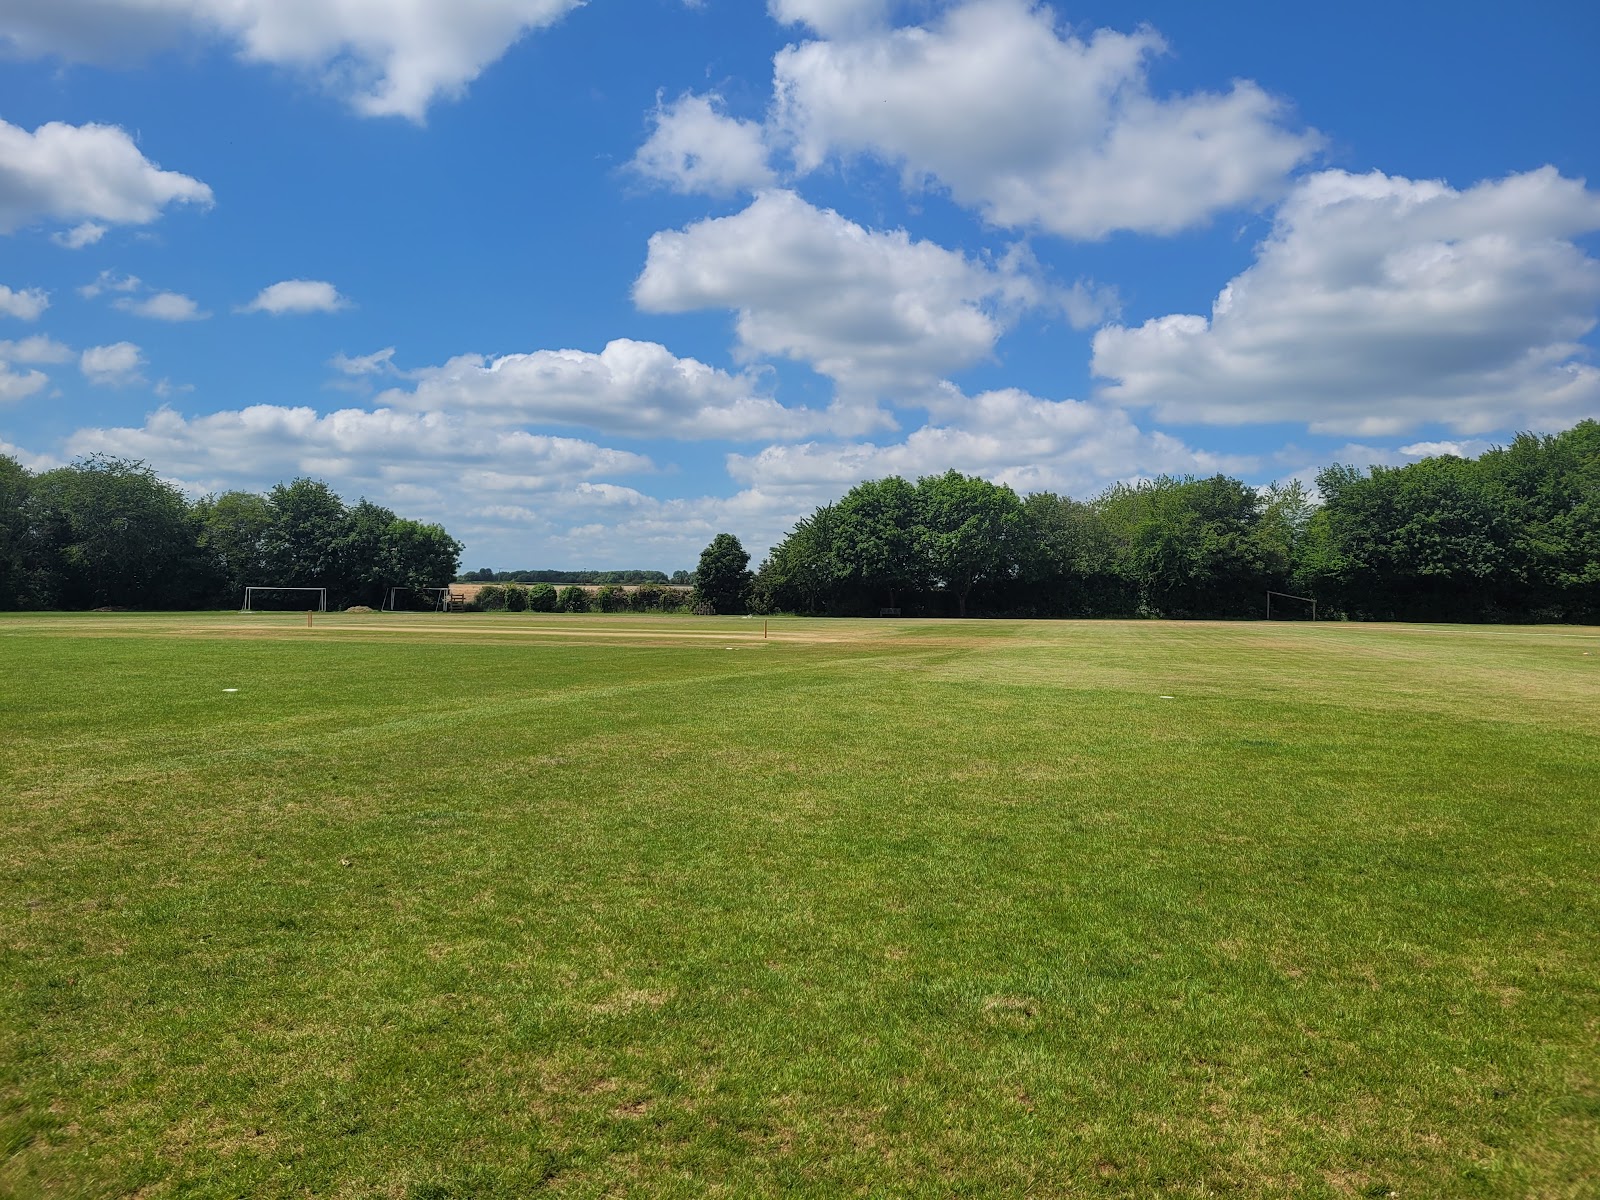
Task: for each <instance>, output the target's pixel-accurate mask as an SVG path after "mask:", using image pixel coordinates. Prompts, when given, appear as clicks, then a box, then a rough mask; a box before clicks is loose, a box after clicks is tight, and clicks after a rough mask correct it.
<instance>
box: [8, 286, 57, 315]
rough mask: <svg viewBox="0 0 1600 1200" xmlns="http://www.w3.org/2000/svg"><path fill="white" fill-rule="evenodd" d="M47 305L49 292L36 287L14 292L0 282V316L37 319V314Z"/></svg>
mask: <svg viewBox="0 0 1600 1200" xmlns="http://www.w3.org/2000/svg"><path fill="white" fill-rule="evenodd" d="M49 307H50V296H49V294H48V293H46V292H43V291H40V290H39V289H38V288H25V289H24V290H22V291H20V292H14V291H12V290H11V289H10V288H8V287H6V285H5V284H3V283H0V316H7V317H16V318H17V320H19V321H37V320H38V319H39V315H40V314H41V313H42V312H44V310H45V309H47V308H49Z"/></svg>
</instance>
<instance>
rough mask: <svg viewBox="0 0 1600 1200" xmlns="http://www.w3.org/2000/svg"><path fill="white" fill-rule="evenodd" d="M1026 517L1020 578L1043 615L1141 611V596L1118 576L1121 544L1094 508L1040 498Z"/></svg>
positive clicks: (1025, 506)
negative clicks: (1139, 602)
mask: <svg viewBox="0 0 1600 1200" xmlns="http://www.w3.org/2000/svg"><path fill="white" fill-rule="evenodd" d="M1022 511H1023V519H1024V534H1023V538H1022V552H1021V554H1020V556H1019V562H1020V568H1021V577H1022V582H1023V584H1024V585H1025V586H1026V589H1027V593H1028V594H1029V596H1030V597H1031V603H1032V605H1033V607H1034V608H1035V610H1036V611H1038V612H1039V613H1040V615H1044V616H1076V617H1087V616H1103V615H1108V614H1116V615H1125V614H1128V613H1131V612H1133V611H1134V609H1135V608H1137V606H1138V599H1137V592H1136V591H1135V590H1134V589H1131V588H1129V587H1128V586H1127V585H1126V583H1125V581H1124V579H1123V577H1122V575H1121V574H1120V573H1119V572H1118V570H1117V560H1118V553H1119V548H1120V543H1119V542H1118V539H1117V536H1116V534H1115V533H1114V532H1113V531H1112V529H1111V527H1110V525H1109V524H1108V523H1107V522H1106V519H1105V517H1104V516H1102V515H1101V513H1100V512H1099V511H1098V510H1097V509H1096V508H1095V506H1094V505H1093V504H1089V503H1086V502H1084V501H1081V500H1074V499H1071V498H1070V497H1067V496H1057V495H1055V494H1054V493H1052V492H1036V493H1034V494H1033V495H1031V496H1028V497H1027V498H1026V499H1024V500H1023V502H1022Z"/></svg>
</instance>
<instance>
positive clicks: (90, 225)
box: [50, 221, 106, 250]
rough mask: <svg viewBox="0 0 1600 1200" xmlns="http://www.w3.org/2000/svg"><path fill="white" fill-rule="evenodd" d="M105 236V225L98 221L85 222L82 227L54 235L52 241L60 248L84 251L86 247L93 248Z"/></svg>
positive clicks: (61, 231) (75, 227)
mask: <svg viewBox="0 0 1600 1200" xmlns="http://www.w3.org/2000/svg"><path fill="white" fill-rule="evenodd" d="M105 235H106V227H105V226H104V225H102V224H100V223H99V222H98V221H85V222H83V223H82V224H81V225H74V226H73V227H72V228H71V229H63V230H59V231H58V232H56V233H52V234H51V235H50V240H51V241H52V242H54V243H55V244H56V245H58V246H65V247H66V248H67V249H68V250H82V249H83V248H84V247H85V246H93V245H94V244H95V243H97V242H98V241H99V240H100V239H101V238H103V237H105Z"/></svg>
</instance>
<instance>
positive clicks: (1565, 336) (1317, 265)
mask: <svg viewBox="0 0 1600 1200" xmlns="http://www.w3.org/2000/svg"><path fill="white" fill-rule="evenodd" d="M1595 229H1600V195H1596V194H1595V193H1593V192H1590V191H1588V190H1586V189H1585V187H1584V186H1583V184H1582V183H1580V182H1577V181H1574V180H1570V179H1564V178H1562V177H1561V176H1560V175H1559V174H1557V172H1556V171H1555V170H1554V169H1553V168H1550V167H1546V168H1544V169H1542V170H1539V171H1534V172H1530V173H1528V174H1524V175H1514V176H1511V177H1509V178H1506V179H1503V180H1498V181H1487V182H1483V183H1480V184H1478V185H1477V186H1475V187H1473V188H1470V189H1467V190H1465V191H1457V190H1455V189H1453V188H1451V187H1449V186H1447V185H1445V184H1443V183H1438V182H1413V181H1412V180H1409V179H1401V178H1398V177H1390V176H1386V175H1382V174H1379V173H1377V172H1374V173H1372V174H1370V175H1350V174H1346V173H1345V172H1343V171H1326V172H1322V173H1320V174H1318V175H1315V176H1312V177H1311V178H1309V179H1307V180H1305V181H1304V182H1303V183H1302V184H1301V185H1300V186H1299V187H1298V188H1296V190H1295V192H1294V193H1293V195H1291V196H1290V198H1289V199H1288V200H1287V201H1286V202H1285V204H1284V205H1283V207H1282V208H1281V209H1280V210H1279V212H1278V214H1277V218H1276V221H1275V223H1274V227H1273V230H1272V233H1271V235H1270V236H1269V237H1268V238H1267V239H1266V241H1265V242H1264V243H1263V244H1262V246H1261V247H1260V248H1259V251H1258V253H1257V257H1256V262H1255V264H1254V265H1253V266H1252V267H1251V268H1250V269H1249V270H1247V271H1246V272H1244V273H1243V274H1242V275H1240V276H1238V277H1237V278H1236V279H1234V280H1233V281H1232V282H1231V283H1230V284H1228V286H1227V287H1226V288H1224V289H1223V291H1222V293H1221V294H1220V295H1219V296H1218V297H1217V300H1216V302H1215V304H1213V306H1212V311H1211V315H1210V317H1209V318H1207V317H1203V316H1198V315H1181V314H1180V315H1173V316H1165V317H1160V318H1157V319H1155V320H1150V321H1147V322H1145V323H1144V324H1143V325H1141V326H1138V327H1136V328H1123V327H1121V326H1111V327H1108V328H1106V329H1103V330H1101V331H1100V332H1099V333H1098V334H1097V335H1096V337H1095V343H1094V369H1095V372H1096V373H1097V374H1099V375H1100V376H1102V377H1105V378H1108V379H1111V380H1114V381H1115V382H1114V383H1113V384H1112V385H1111V386H1110V387H1108V388H1107V389H1106V394H1107V395H1108V396H1109V397H1110V398H1112V399H1115V400H1118V401H1120V402H1123V403H1127V404H1136V405H1149V406H1153V407H1154V408H1155V411H1156V414H1157V416H1158V417H1159V418H1161V419H1163V420H1171V421H1185V422H1193V421H1201V422H1211V423H1216V424H1242V423H1245V422H1254V421H1303V422H1305V423H1306V424H1308V425H1309V426H1310V428H1311V429H1312V431H1313V432H1318V433H1356V434H1361V435H1364V436H1378V435H1386V434H1393V433H1397V432H1400V431H1403V430H1406V429H1410V428H1413V427H1415V426H1417V425H1420V424H1423V423H1425V422H1438V423H1441V424H1444V425H1447V426H1449V427H1450V428H1452V429H1454V430H1456V431H1457V432H1460V433H1482V432H1487V431H1491V430H1498V429H1506V428H1509V427H1512V426H1514V425H1517V424H1526V425H1531V426H1534V427H1538V428H1551V427H1555V426H1559V425H1563V424H1567V423H1569V422H1571V421H1572V420H1574V419H1576V418H1578V417H1581V416H1585V415H1592V414H1594V413H1596V412H1600V371H1597V370H1596V368H1595V367H1594V366H1592V365H1591V364H1590V363H1588V362H1587V361H1585V356H1586V351H1585V349H1584V348H1583V346H1582V345H1581V344H1580V343H1579V339H1580V338H1582V337H1583V336H1584V335H1585V334H1587V333H1588V332H1589V331H1590V330H1591V329H1593V328H1594V325H1595V306H1596V303H1597V302H1600V263H1597V262H1596V261H1595V260H1594V259H1592V258H1590V257H1589V256H1588V255H1586V254H1585V253H1584V252H1583V251H1582V250H1581V249H1579V247H1578V246H1577V245H1575V244H1574V243H1573V242H1572V240H1571V239H1572V238H1574V237H1576V236H1579V235H1581V234H1583V233H1586V232H1589V231H1592V230H1595Z"/></svg>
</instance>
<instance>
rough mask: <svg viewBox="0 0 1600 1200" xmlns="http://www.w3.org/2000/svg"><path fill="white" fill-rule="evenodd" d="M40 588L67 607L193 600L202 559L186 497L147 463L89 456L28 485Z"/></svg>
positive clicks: (144, 605)
mask: <svg viewBox="0 0 1600 1200" xmlns="http://www.w3.org/2000/svg"><path fill="white" fill-rule="evenodd" d="M28 491H29V495H28V521H29V526H30V529H29V534H28V538H29V541H30V542H31V543H33V548H34V551H35V552H36V553H37V554H38V556H39V562H40V570H39V578H40V579H41V581H42V582H43V583H44V586H43V588H42V589H41V590H42V591H43V593H44V594H45V595H46V596H48V601H49V603H51V604H53V605H55V606H58V607H63V608H95V607H102V606H117V607H130V608H132V607H138V608H172V607H181V606H183V605H186V604H189V603H192V602H194V600H195V599H197V598H198V597H197V590H198V588H197V585H198V584H199V582H200V579H201V574H202V569H201V561H202V560H201V556H200V552H199V547H198V540H197V536H196V532H197V531H196V528H195V524H194V522H193V520H192V518H191V516H190V513H189V507H188V504H187V503H186V502H185V501H184V498H183V496H182V494H181V493H180V492H179V491H178V489H177V488H175V487H173V486H172V485H171V484H168V483H165V482H163V481H162V480H161V479H159V478H158V477H157V476H156V474H155V472H154V471H153V470H151V469H150V468H149V467H148V466H146V465H145V464H144V463H142V462H137V461H133V460H130V459H122V458H112V457H108V456H105V455H98V454H97V455H92V456H91V457H89V458H87V459H84V460H82V461H80V462H76V463H73V464H72V465H71V466H67V467H61V468H58V469H56V470H54V471H46V472H45V473H44V474H42V475H39V476H37V477H36V478H35V479H34V480H33V481H32V483H31V485H30V487H29V489H28Z"/></svg>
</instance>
